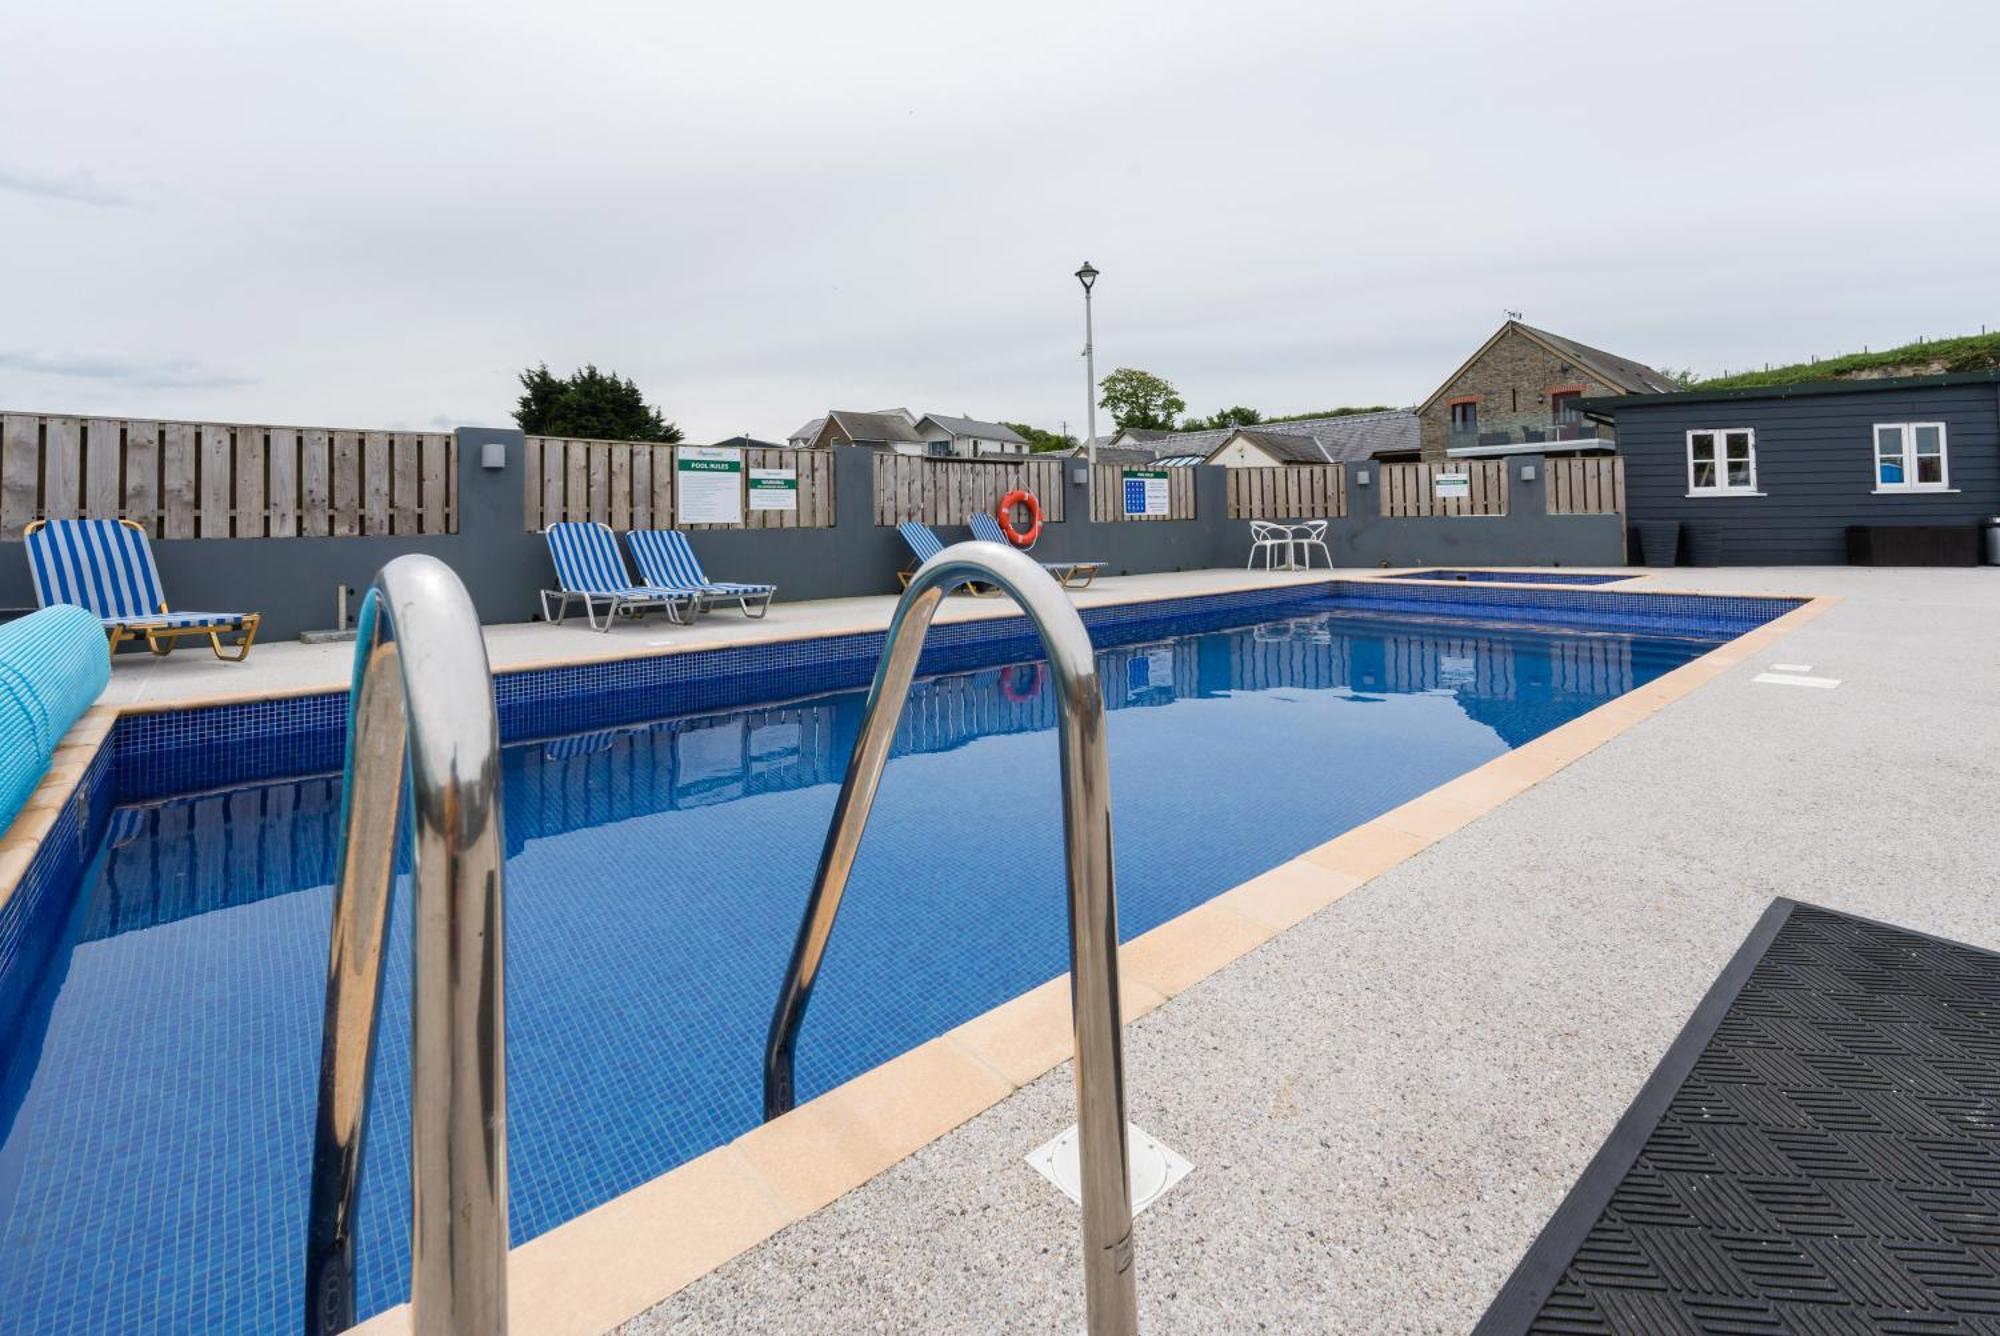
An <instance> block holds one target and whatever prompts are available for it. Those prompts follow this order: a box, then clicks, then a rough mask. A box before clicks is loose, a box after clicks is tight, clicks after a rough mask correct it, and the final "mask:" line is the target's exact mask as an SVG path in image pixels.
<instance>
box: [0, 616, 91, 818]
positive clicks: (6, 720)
mask: <svg viewBox="0 0 2000 1336" xmlns="http://www.w3.org/2000/svg"><path fill="white" fill-rule="evenodd" d="M110 681H111V656H110V655H109V654H108V653H107V652H106V650H105V644H104V626H103V623H101V622H99V621H98V619H97V618H96V617H94V616H92V615H91V614H90V613H88V612H86V611H84V610H83V609H82V608H78V607H71V606H69V605H67V604H63V605H58V606H56V607H51V608H43V609H42V610H41V611H40V612H35V613H30V614H29V615H28V616H26V617H22V618H19V619H17V620H15V621H11V622H5V623H0V830H4V829H6V827H7V826H8V825H9V824H10V823H12V821H13V820H14V815H15V813H17V812H19V811H20V810H21V805H22V804H23V803H25V802H27V801H28V796H29V795H30V794H32V793H33V792H34V791H35V785H37V784H39V783H40V782H41V779H42V776H43V775H44V774H45V773H47V771H48V768H49V758H50V756H52V755H53V754H54V753H55V749H56V744H58V743H60V742H61V741H62V739H63V735H64V734H65V733H67V732H69V728H70V725H71V724H74V723H75V722H76V721H77V719H78V718H79V717H81V716H82V714H83V712H84V711H85V710H87V709H89V708H90V707H91V705H92V704H93V703H94V702H95V701H96V700H97V698H98V696H99V695H100V694H102V692H103V691H104V688H105V686H106V684H107V683H109V682H110Z"/></svg>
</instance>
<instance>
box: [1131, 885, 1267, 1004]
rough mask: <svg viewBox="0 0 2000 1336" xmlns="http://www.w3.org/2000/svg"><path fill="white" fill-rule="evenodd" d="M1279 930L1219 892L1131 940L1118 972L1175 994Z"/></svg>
mask: <svg viewBox="0 0 2000 1336" xmlns="http://www.w3.org/2000/svg"><path fill="white" fill-rule="evenodd" d="M1276 935H1277V931H1276V929H1274V928H1272V927H1271V925H1270V924H1268V923H1263V922H1259V921H1258V920H1256V919H1253V918H1248V917H1245V916H1244V915H1243V914H1240V913H1238V912H1237V911H1236V910H1234V909H1231V908H1230V907H1229V906H1228V905H1225V904H1223V903H1221V900H1220V898H1219V897H1218V898H1217V899H1214V900H1210V901H1208V902H1207V903H1206V904H1201V905H1197V906H1195V907H1194V908H1193V909H1190V910H1188V912H1187V913H1185V914H1182V915H1180V916H1179V917H1178V918H1172V919H1168V920H1167V921H1166V922H1165V923H1162V924H1161V925H1160V926H1159V927H1157V928H1154V929H1153V930H1152V931H1150V932H1144V933H1141V934H1139V935H1138V936H1137V937H1134V938H1133V939H1132V940H1131V941H1129V942H1127V943H1125V945H1124V946H1123V947H1121V948H1120V949H1119V952H1118V977H1119V978H1120V979H1121V980H1123V979H1127V978H1136V979H1138V980H1139V982H1141V983H1143V984H1145V985H1146V986H1147V987H1149V988H1151V989H1153V990H1154V991H1155V992H1158V993H1161V994H1164V995H1165V996H1167V997H1172V996H1173V995H1174V994H1176V993H1178V992H1180V991H1182V990H1183V989H1185V988H1187V987H1189V986H1191V985H1193V984H1196V983H1199V982H1200V981H1201V980H1203V979H1206V978H1207V977H1208V976H1209V975H1211V974H1213V973H1215V972H1216V971H1217V970H1219V969H1221V968H1222V967H1223V966H1224V965H1227V964H1229V963H1230V962H1231V961H1233V960H1235V959H1237V958H1238V957H1239V956H1242V955H1243V954H1244V953H1245V952H1247V951H1249V950H1250V949H1251V948H1253V947H1257V946H1261V945H1263V944H1264V943H1265V942H1268V941H1270V940H1271V938H1272V937H1274V936H1276Z"/></svg>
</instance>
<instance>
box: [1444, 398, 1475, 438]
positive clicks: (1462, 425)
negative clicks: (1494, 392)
mask: <svg viewBox="0 0 2000 1336" xmlns="http://www.w3.org/2000/svg"><path fill="white" fill-rule="evenodd" d="M1451 429H1452V430H1453V431H1478V430H1479V401H1478V400H1477V399H1468V400H1466V401H1465V402H1464V403H1462V404H1453V405H1452V406H1451Z"/></svg>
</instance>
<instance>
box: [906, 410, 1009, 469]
mask: <svg viewBox="0 0 2000 1336" xmlns="http://www.w3.org/2000/svg"><path fill="white" fill-rule="evenodd" d="M917 434H918V435H919V436H921V437H923V438H924V439H925V440H926V441H928V442H930V445H931V450H930V453H931V454H933V455H942V456H946V457H949V458H953V459H972V458H975V457H977V456H980V455H1025V454H1029V453H1031V452H1032V450H1033V447H1031V446H1030V445H1029V444H1028V442H1027V440H1026V439H1025V438H1024V437H1022V436H1021V434H1020V433H1019V432H1016V431H1015V430H1014V429H1013V428H1012V427H1009V426H1006V425H1005V424H1003V423H999V422H981V421H980V420H979V419H978V418H964V417H946V416H945V415H944V414H942V413H927V414H925V415H924V417H923V418H922V419H921V420H920V421H919V422H918V423H917Z"/></svg>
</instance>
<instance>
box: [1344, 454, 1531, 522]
mask: <svg viewBox="0 0 2000 1336" xmlns="http://www.w3.org/2000/svg"><path fill="white" fill-rule="evenodd" d="M1376 473H1377V474H1378V475H1379V476H1378V477H1377V479H1376V483H1377V490H1378V491H1379V492H1380V494H1381V503H1380V504H1381V512H1382V514H1383V516H1384V517H1386V518H1389V519H1422V518H1430V517H1439V516H1442V517H1454V516H1491V515H1505V514H1506V513H1507V461H1506V460H1504V459H1469V460H1464V461H1462V462H1459V463H1454V464H1445V465H1439V464H1384V465H1382V466H1381V467H1380V468H1378V469H1377V470H1376ZM1440 473H1447V474H1450V473H1463V474H1466V475H1467V487H1468V491H1469V493H1470V495H1468V496H1463V497H1459V496H1442V497H1441V496H1439V495H1438V494H1437V477H1438V475H1439V474H1440Z"/></svg>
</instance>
